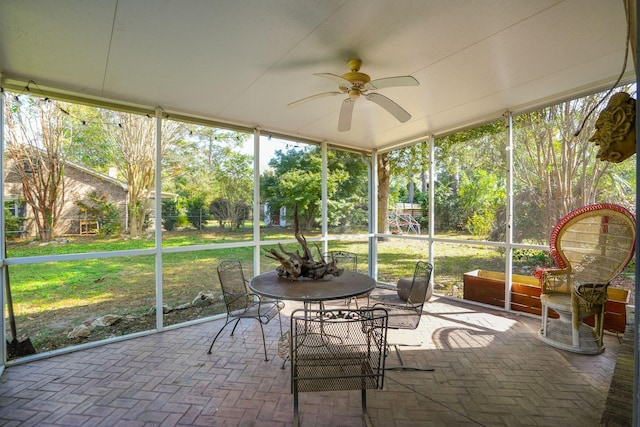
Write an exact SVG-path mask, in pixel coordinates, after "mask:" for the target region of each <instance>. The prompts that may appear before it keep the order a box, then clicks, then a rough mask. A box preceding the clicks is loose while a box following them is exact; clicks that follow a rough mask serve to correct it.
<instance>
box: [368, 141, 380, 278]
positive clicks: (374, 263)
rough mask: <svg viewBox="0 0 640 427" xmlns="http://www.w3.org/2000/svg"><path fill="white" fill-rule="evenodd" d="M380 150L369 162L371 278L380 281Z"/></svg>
mask: <svg viewBox="0 0 640 427" xmlns="http://www.w3.org/2000/svg"><path fill="white" fill-rule="evenodd" d="M378 156H379V154H378V150H373V152H372V153H371V161H370V162H369V276H371V277H373V279H374V280H378Z"/></svg>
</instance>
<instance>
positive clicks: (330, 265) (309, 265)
mask: <svg viewBox="0 0 640 427" xmlns="http://www.w3.org/2000/svg"><path fill="white" fill-rule="evenodd" d="M293 229H294V234H295V237H296V240H297V241H298V243H300V246H302V252H303V253H302V255H300V252H299V251H295V252H287V251H286V250H285V249H284V247H283V246H282V245H281V244H280V243H278V247H279V248H280V251H282V254H281V253H279V252H278V251H277V250H275V249H268V250H267V252H268V253H269V255H265V256H266V257H267V258H271V259H275V260H277V261H279V262H280V264H281V265H280V266H279V267H277V268H276V271H277V272H278V276H280V277H285V278H287V279H290V280H299V279H301V278H304V277H306V278H308V279H311V280H317V279H322V278H323V277H324V276H326V275H332V276H340V275H341V274H342V273H343V272H344V269H343V268H338V266H337V265H336V263H335V261H334V260H329V261H330V262H327V260H325V259H324V257H323V256H322V254H321V252H320V250H318V253H319V254H320V261H315V260H314V259H313V255H312V254H311V250H310V249H309V245H308V244H307V239H305V237H304V236H303V235H302V232H301V231H300V222H299V221H298V206H297V205H296V206H295V208H294V210H293ZM316 248H317V247H316ZM283 254H284V255H283ZM285 255H286V256H285Z"/></svg>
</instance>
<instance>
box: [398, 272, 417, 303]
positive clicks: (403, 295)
mask: <svg viewBox="0 0 640 427" xmlns="http://www.w3.org/2000/svg"><path fill="white" fill-rule="evenodd" d="M411 283H413V278H411V277H403V278H401V279H399V280H398V284H397V285H396V288H397V290H398V296H399V297H400V299H402V300H403V301H406V300H408V299H409V293H410V291H411Z"/></svg>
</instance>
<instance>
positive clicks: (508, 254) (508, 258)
mask: <svg viewBox="0 0 640 427" xmlns="http://www.w3.org/2000/svg"><path fill="white" fill-rule="evenodd" d="M505 120H506V125H507V144H506V147H505V149H506V151H507V153H506V154H507V156H506V157H507V206H506V209H507V221H506V222H507V223H506V225H505V227H506V230H505V244H506V246H505V251H504V252H505V263H504V279H505V280H504V292H505V294H504V309H505V310H507V311H511V278H512V275H513V259H512V252H513V247H512V245H513V116H512V114H511V112H507V113H506V117H505Z"/></svg>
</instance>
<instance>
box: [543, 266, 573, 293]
mask: <svg viewBox="0 0 640 427" xmlns="http://www.w3.org/2000/svg"><path fill="white" fill-rule="evenodd" d="M536 276H538V277H539V278H540V286H541V288H542V293H545V294H549V293H564V294H568V293H571V280H570V278H571V271H570V270H568V269H561V268H545V269H540V270H538V271H536Z"/></svg>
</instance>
